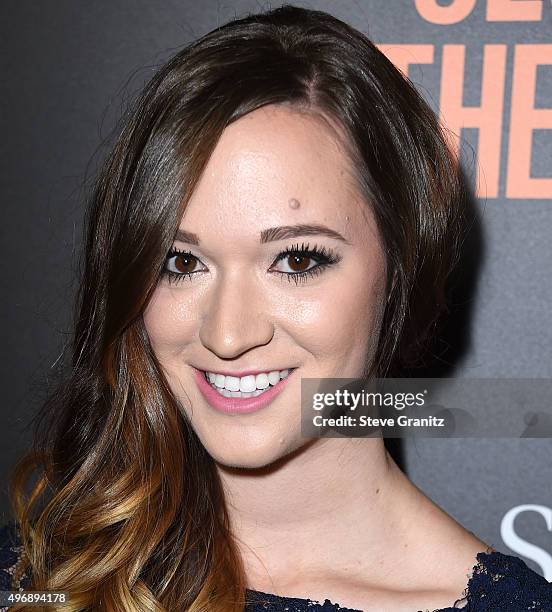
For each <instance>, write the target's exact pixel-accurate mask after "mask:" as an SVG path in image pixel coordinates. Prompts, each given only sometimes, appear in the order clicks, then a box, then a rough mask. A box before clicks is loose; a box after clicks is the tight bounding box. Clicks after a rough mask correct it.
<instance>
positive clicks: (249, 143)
mask: <svg viewBox="0 0 552 612" xmlns="http://www.w3.org/2000/svg"><path fill="white" fill-rule="evenodd" d="M334 129H335V128H332V127H330V125H329V124H327V123H326V122H324V121H323V120H321V119H320V118H319V117H315V116H312V115H308V114H306V113H300V112H298V111H297V110H293V109H291V108H290V107H285V106H265V107H263V108H260V109H258V110H256V111H254V112H252V113H249V114H248V115H246V116H244V117H242V118H241V119H239V120H238V121H236V122H234V123H233V124H231V125H230V126H229V127H228V128H227V129H226V130H225V131H224V132H223V134H222V137H221V139H220V141H219V143H218V144H217V146H216V148H215V151H214V153H213V155H212V156H211V159H210V161H209V163H208V165H207V167H206V169H205V172H204V173H203V175H202V178H201V180H200V181H199V183H198V185H197V187H196V190H195V192H194V194H193V196H192V198H191V199H190V201H189V203H188V205H187V208H186V211H185V213H184V216H183V218H182V220H181V223H180V230H182V232H183V234H182V235H181V236H180V237H177V239H176V240H175V242H174V249H175V250H176V251H179V253H171V254H169V257H168V258H167V263H166V269H167V270H169V271H170V272H172V273H173V274H171V275H169V276H167V275H165V276H164V277H163V278H161V280H160V281H159V284H158V286H157V288H156V290H155V292H154V294H153V296H152V299H151V301H150V302H149V304H148V306H147V308H146V310H145V313H144V322H145V326H146V329H147V332H148V335H149V338H150V341H151V344H152V347H153V350H154V352H155V354H156V356H157V358H158V360H159V362H160V363H161V365H162V367H163V369H164V371H165V374H166V376H167V379H168V382H169V384H170V386H171V389H172V391H173V393H174V394H175V395H176V397H177V398H178V399H179V401H180V402H181V404H182V407H183V410H184V411H185V413H186V415H187V417H188V418H189V420H190V422H191V424H192V426H193V428H194V430H195V432H196V433H197V435H198V437H199V438H200V440H201V442H202V443H203V445H204V446H205V448H206V449H207V451H208V452H209V453H210V454H211V456H212V457H213V458H214V459H215V460H216V461H217V462H219V463H220V464H223V465H227V466H241V467H250V468H252V467H261V466H265V465H268V464H270V463H272V462H273V461H275V460H276V459H279V458H280V457H283V456H284V455H287V454H288V453H289V452H291V451H293V450H295V449H297V448H299V447H301V446H302V445H304V444H306V443H307V442H309V440H308V439H305V438H302V436H301V419H300V416H301V414H300V412H301V410H300V405H301V401H300V400H301V378H302V377H304V378H325V377H332V378H340V377H351V378H354V377H359V376H362V375H363V374H364V372H365V368H366V365H367V363H369V362H370V361H371V357H372V355H373V353H374V351H375V349H376V345H377V340H378V335H379V330H380V323H381V317H382V314H383V308H384V303H385V295H384V293H385V278H386V263H385V258H384V253H383V250H382V245H381V242H380V239H379V237H378V233H377V230H376V224H375V221H374V219H373V216H372V213H371V210H370V208H369V206H368V204H367V203H366V202H365V201H363V200H362V199H361V197H360V194H359V193H358V192H357V190H356V187H355V184H354V181H353V178H352V173H351V170H350V164H349V160H348V157H347V156H346V154H345V153H344V151H343V150H342V148H341V146H340V145H339V144H338V138H337V136H336V133H335V131H334ZM184 232H185V234H184ZM196 243H197V244H196ZM286 250H287V251H288V252H286ZM289 251H291V252H289ZM286 370H288V376H287V377H286V372H285V371H286ZM204 372H208V373H210V374H208V375H207V377H208V378H209V379H210V381H211V382H209V381H208V380H207V379H206V376H205V375H204ZM240 375H241V376H240ZM282 377H283V378H282ZM277 381H280V382H277ZM240 385H241V387H240ZM223 386H224V389H222V387H223ZM214 387H217V388H220V389H221V391H218V390H216V389H215V388H214ZM238 387H239V388H240V389H241V391H235V389H237V388H238ZM265 387H266V390H264V388H265ZM253 388H255V391H251V389H253ZM233 390H234V391H233ZM232 394H233V396H234V397H235V399H232ZM244 394H245V396H244ZM265 394H266V395H265ZM226 396H229V397H226ZM251 398H254V399H251Z"/></svg>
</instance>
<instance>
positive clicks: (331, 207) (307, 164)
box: [181, 106, 366, 231]
mask: <svg viewBox="0 0 552 612" xmlns="http://www.w3.org/2000/svg"><path fill="white" fill-rule="evenodd" d="M361 199H362V197H361V195H360V193H359V191H358V189H357V187H356V182H355V179H354V177H353V170H352V165H351V162H350V159H349V157H348V155H347V154H346V153H345V151H344V150H343V147H342V146H341V144H340V142H339V140H338V137H337V136H336V134H335V132H334V131H333V130H332V128H331V127H330V126H328V125H327V124H326V123H325V122H324V121H323V120H319V119H317V118H316V117H314V116H312V115H310V114H306V113H304V112H297V111H295V110H294V109H290V108H287V107H282V106H270V107H262V108H260V109H257V110H256V111H253V112H251V113H249V114H247V115H245V116H244V117H242V118H241V119H239V120H237V121H236V122H234V123H232V124H231V125H230V126H228V127H227V128H226V130H225V131H224V132H223V134H222V136H221V138H220V140H219V142H218V143H217V146H216V147H215V150H214V151H213V154H212V155H211V158H210V159H209V161H208V163H207V165H206V167H205V170H204V172H203V174H202V176H201V178H200V180H199V181H198V184H197V185H196V188H195V190H194V193H193V195H192V197H191V198H190V200H189V202H188V204H187V207H186V211H185V213H184V217H183V219H182V223H181V226H184V225H185V226H186V229H188V230H190V231H193V229H192V227H196V226H197V227H203V228H206V227H208V226H210V225H211V224H212V223H216V224H220V223H224V224H225V225H226V227H228V229H230V228H233V229H234V230H235V231H243V229H244V227H246V226H248V225H254V226H255V227H256V228H258V227H260V226H262V227H274V226H279V225H282V224H288V223H315V222H326V223H329V224H332V223H333V224H338V225H340V224H341V223H343V222H345V221H354V220H355V219H357V220H358V221H359V222H360V220H361V219H364V216H365V214H363V211H361V210H360V208H362V207H366V204H365V203H364V202H361ZM364 213H365V211H364ZM345 217H348V219H345ZM340 220H341V222H340ZM338 231H339V230H338Z"/></svg>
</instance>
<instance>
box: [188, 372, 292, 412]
mask: <svg viewBox="0 0 552 612" xmlns="http://www.w3.org/2000/svg"><path fill="white" fill-rule="evenodd" d="M194 370H195V371H194V376H195V379H196V383H197V386H198V387H199V390H200V391H201V394H202V395H203V397H204V398H205V399H206V401H207V403H208V404H209V405H210V406H211V407H213V408H214V409H215V410H218V411H219V412H223V413H225V414H247V413H250V412H256V411H257V410H260V409H261V408H264V407H265V406H267V405H268V404H270V402H272V400H273V399H274V398H275V397H276V396H277V395H279V394H280V392H281V391H283V389H284V388H285V386H286V384H287V381H288V380H289V378H290V377H291V376H293V372H294V370H292V371H290V373H289V374H288V375H287V376H286V378H281V379H280V380H279V382H277V383H276V384H275V385H274V386H272V387H271V388H270V389H268V390H267V391H265V392H264V393H261V394H260V395H257V396H256V397H224V395H221V394H220V393H219V392H218V391H215V390H214V389H213V387H212V386H211V384H210V383H209V381H208V380H207V379H206V378H205V374H204V373H203V371H202V370H198V369H197V368H194Z"/></svg>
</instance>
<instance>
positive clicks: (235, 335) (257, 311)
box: [199, 275, 274, 359]
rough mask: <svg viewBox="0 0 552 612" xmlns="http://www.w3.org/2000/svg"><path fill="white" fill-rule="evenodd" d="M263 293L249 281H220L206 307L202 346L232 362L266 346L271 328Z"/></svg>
mask: <svg viewBox="0 0 552 612" xmlns="http://www.w3.org/2000/svg"><path fill="white" fill-rule="evenodd" d="M262 292H263V289H262V288H261V287H260V286H259V284H258V282H257V283H256V282H255V279H252V278H251V277H250V278H248V279H244V278H243V276H242V277H241V278H237V275H234V276H232V275H229V276H226V277H221V278H220V279H219V280H218V285H217V286H216V287H215V288H213V291H212V292H211V293H210V295H209V297H208V303H207V304H206V305H205V310H204V313H203V318H202V323H201V328H200V332H199V337H200V339H201V342H202V343H203V345H204V346H205V347H206V348H208V349H209V350H211V351H212V352H213V353H215V354H216V355H218V356H219V357H221V358H222V359H231V358H235V357H238V356H239V355H241V354H242V353H244V352H246V351H247V350H249V349H251V348H254V347H255V346H263V345H266V344H268V343H269V342H270V341H271V339H272V337H273V335H274V326H273V323H272V321H271V318H270V309H269V308H267V306H268V304H267V299H266V296H264V295H263V294H262Z"/></svg>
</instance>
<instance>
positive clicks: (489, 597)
mask: <svg viewBox="0 0 552 612" xmlns="http://www.w3.org/2000/svg"><path fill="white" fill-rule="evenodd" d="M247 601H248V603H247V605H246V612H280V611H282V610H286V611H289V612H362V611H360V610H352V609H350V608H343V607H340V606H339V604H337V603H332V602H331V601H330V600H329V599H326V600H325V601H324V603H320V602H319V601H316V600H311V599H298V598H288V597H283V596H279V595H272V594H270V593H263V592H260V591H254V590H248V591H247ZM458 610H463V611H464V612H491V611H495V610H504V611H506V610H512V611H513V610H515V611H516V612H523V611H525V610H532V611H533V612H550V611H551V610H552V582H548V581H547V580H546V579H545V578H544V577H543V576H541V575H540V574H538V573H537V572H535V571H533V570H532V569H531V568H530V567H529V566H528V565H527V564H526V563H525V562H524V561H523V560H522V559H520V558H519V557H515V556H513V555H507V554H504V553H501V552H499V551H496V550H491V551H490V552H480V553H478V554H477V562H476V564H475V565H474V566H473V568H472V571H471V575H470V576H469V581H468V584H467V586H466V589H465V591H464V597H463V598H462V599H461V600H457V601H455V602H451V606H450V607H448V608H441V609H439V610H433V612H457V611H458ZM412 612H415V611H414V610H413V611H412ZM416 612H421V611H416ZM424 612H430V611H429V610H425V611H424Z"/></svg>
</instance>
